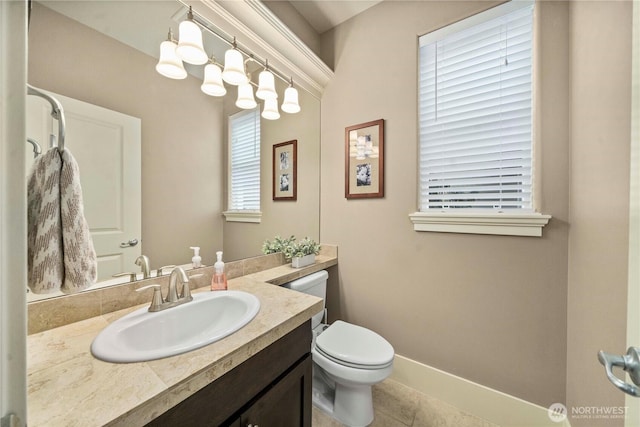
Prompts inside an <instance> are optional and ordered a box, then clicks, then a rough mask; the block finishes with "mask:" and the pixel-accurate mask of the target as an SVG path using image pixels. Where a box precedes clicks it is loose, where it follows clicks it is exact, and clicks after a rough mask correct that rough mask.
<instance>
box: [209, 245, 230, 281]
mask: <svg viewBox="0 0 640 427" xmlns="http://www.w3.org/2000/svg"><path fill="white" fill-rule="evenodd" d="M216 257H217V260H216V263H215V264H213V278H212V279H211V290H212V291H226V290H227V275H226V274H225V273H224V262H222V251H218V252H216Z"/></svg>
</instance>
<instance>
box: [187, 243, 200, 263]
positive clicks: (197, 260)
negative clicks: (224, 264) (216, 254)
mask: <svg viewBox="0 0 640 427" xmlns="http://www.w3.org/2000/svg"><path fill="white" fill-rule="evenodd" d="M189 249H193V258H191V264H192V265H193V268H200V267H202V257H201V256H200V247H199V246H190V247H189Z"/></svg>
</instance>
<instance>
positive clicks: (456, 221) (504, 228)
mask: <svg viewBox="0 0 640 427" xmlns="http://www.w3.org/2000/svg"><path fill="white" fill-rule="evenodd" d="M409 218H410V219H411V222H412V223H413V229H414V231H436V232H441V233H468V234H495V235H501V236H529V237H540V236H542V228H543V227H544V226H545V225H547V224H548V223H549V220H550V219H551V215H544V214H540V213H528V214H527V213H489V212H487V213H481V212H467V213H464V212H462V213H458V212H414V213H412V214H409Z"/></svg>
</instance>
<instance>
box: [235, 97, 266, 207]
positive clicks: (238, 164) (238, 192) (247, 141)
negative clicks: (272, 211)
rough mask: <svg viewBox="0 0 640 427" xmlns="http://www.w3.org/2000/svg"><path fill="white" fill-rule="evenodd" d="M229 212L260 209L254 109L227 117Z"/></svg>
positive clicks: (257, 121) (257, 125)
mask: <svg viewBox="0 0 640 427" xmlns="http://www.w3.org/2000/svg"><path fill="white" fill-rule="evenodd" d="M228 209H229V210H232V211H241V210H252V211H258V210H260V115H259V111H258V109H257V108H256V109H254V110H249V111H242V112H240V113H237V114H234V115H232V116H230V117H229V208H228Z"/></svg>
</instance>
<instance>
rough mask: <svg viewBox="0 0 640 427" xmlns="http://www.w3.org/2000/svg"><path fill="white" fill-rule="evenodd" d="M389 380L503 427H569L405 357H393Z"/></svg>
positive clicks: (541, 410)
mask: <svg viewBox="0 0 640 427" xmlns="http://www.w3.org/2000/svg"><path fill="white" fill-rule="evenodd" d="M391 379H392V380H395V381H397V382H399V383H401V384H404V385H406V386H407V387H411V388H413V389H414V390H418V391H420V392H422V393H424V394H426V395H429V396H431V397H434V398H436V399H439V400H442V401H443V402H446V403H448V404H450V405H453V406H455V407H456V408H458V409H460V410H461V411H462V412H466V413H468V414H471V415H475V416H477V417H480V418H482V419H484V420H487V421H489V422H491V423H494V424H497V425H499V426H502V427H516V426H517V427H571V425H570V424H569V421H568V420H565V421H563V422H555V421H552V420H551V419H550V418H549V415H548V409H547V408H543V407H542V406H539V405H535V404H533V403H530V402H527V401H525V400H522V399H519V398H517V397H514V396H510V395H508V394H505V393H502V392H500V391H497V390H493V389H491V388H489V387H485V386H483V385H480V384H477V383H474V382H471V381H469V380H466V379H464V378H461V377H457V376H455V375H452V374H449V373H447V372H444V371H441V370H439V369H436V368H432V367H431V366H427V365H424V364H422V363H420V362H416V361H415V360H411V359H408V358H406V357H404V356H400V355H396V356H395V360H394V362H393V373H392V374H391Z"/></svg>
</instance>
